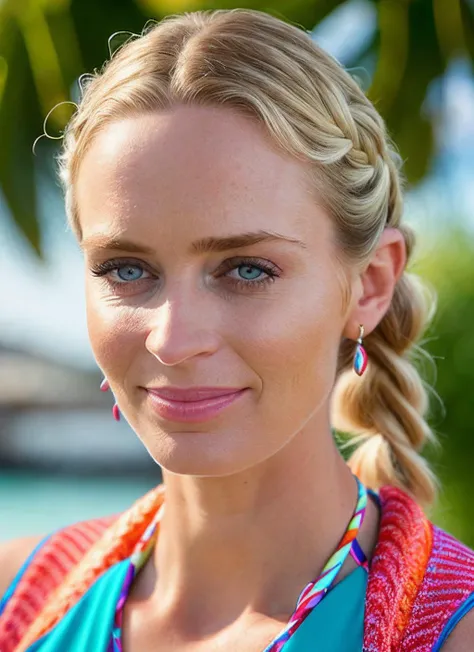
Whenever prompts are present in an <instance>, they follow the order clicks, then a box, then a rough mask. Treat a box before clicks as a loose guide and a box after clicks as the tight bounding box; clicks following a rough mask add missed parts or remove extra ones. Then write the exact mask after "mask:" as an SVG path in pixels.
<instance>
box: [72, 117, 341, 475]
mask: <svg viewBox="0 0 474 652" xmlns="http://www.w3.org/2000/svg"><path fill="white" fill-rule="evenodd" d="M307 171H308V170H307V168H306V164H305V163H303V162H299V161H297V160H296V159H294V158H292V157H290V156H288V155H286V154H285V153H282V152H280V151H279V150H277V148H276V147H275V146H274V145H273V144H272V142H271V141H270V139H269V137H268V136H267V135H266V133H265V132H264V130H263V128H262V126H260V125H258V124H257V123H256V122H253V121H250V120H249V119H248V118H245V117H244V116H242V115H240V114H237V113H235V112H233V111H231V110H229V109H222V108H204V107H177V108H174V109H173V110H171V111H169V112H166V113H157V114H148V115H143V116H137V117H131V118H129V119H124V120H122V121H117V122H115V123H112V124H109V125H108V126H106V127H105V128H104V129H103V130H102V131H100V132H99V133H98V135H97V136H96V137H95V138H94V141H93V142H92V144H91V146H90V149H89V150H88V152H87V154H86V156H85V157H84V160H83V161H82V163H81V167H80V170H79V176H78V180H77V187H76V192H77V195H76V196H77V202H78V210H79V219H80V225H81V230H82V233H83V238H82V242H81V246H82V247H83V249H84V252H85V260H86V293H87V315H88V328H89V335H90V340H91V344H92V348H93V351H94V354H95V357H96V360H97V362H98V364H99V366H100V367H101V369H102V371H103V372H104V374H105V376H106V377H107V378H108V380H109V383H110V386H111V389H112V391H113V393H114V394H115V397H116V399H117V402H118V404H119V407H120V410H121V412H122V413H123V414H124V416H125V417H126V419H127V421H128V422H129V423H130V425H131V426H132V428H133V429H134V430H135V431H136V432H137V434H138V435H139V437H140V438H141V440H142V441H143V443H144V445H145V446H146V448H147V449H148V451H149V452H150V454H151V455H152V457H153V458H154V459H155V460H156V461H157V462H158V463H159V464H160V465H162V466H163V467H164V468H165V469H168V470H170V471H173V472H175V473H184V474H192V475H208V476H222V475H228V474H231V473H235V472H238V471H242V470H245V469H248V468H250V467H252V466H254V465H256V464H259V463H261V462H263V461H264V460H267V459H268V458H270V457H271V456H272V455H274V454H275V453H277V452H278V451H280V450H281V449H283V447H285V446H286V445H288V444H289V443H290V442H291V441H292V440H293V438H294V437H295V436H296V435H297V434H300V435H301V434H302V433H307V436H308V437H317V436H318V432H319V430H320V429H321V427H323V428H324V429H325V430H328V410H329V407H328V403H329V395H330V393H331V390H332V387H333V384H334V377H335V368H336V359H337V351H338V347H339V343H340V339H341V335H342V334H343V330H344V327H345V319H346V317H345V315H344V314H343V310H342V303H343V301H342V288H341V283H340V278H341V277H340V269H339V270H338V267H337V264H338V263H337V262H336V257H335V254H336V246H335V244H334V235H333V231H332V225H331V222H330V220H329V219H328V217H327V216H326V215H325V213H324V212H323V210H322V209H321V208H320V207H318V206H317V205H316V204H315V201H314V197H312V196H311V193H310V191H309V186H308V185H307V181H306V179H307ZM250 233H253V234H255V233H261V234H272V236H274V237H273V238H272V239H270V238H268V239H264V237H265V236H262V240H261V241H260V242H258V241H257V240H256V241H255V242H254V243H253V244H246V246H243V247H237V246H235V245H237V244H238V243H236V242H234V243H230V244H233V245H234V246H233V248H229V249H224V247H223V246H222V247H218V246H217V245H218V244H219V241H220V240H221V239H223V238H229V237H234V238H241V237H242V234H250ZM209 243H211V244H212V243H214V244H213V246H212V247H211V246H210V244H209ZM224 244H225V243H224ZM163 386H174V387H180V388H183V387H184V388H189V387H192V386H213V387H215V386H218V387H234V388H239V389H244V388H247V389H246V391H245V392H243V393H242V394H241V395H240V396H239V398H238V399H237V400H235V401H234V402H233V403H231V404H230V405H229V406H227V407H226V408H225V409H223V410H221V411H220V412H219V413H218V414H216V415H214V416H212V417H210V418H208V419H207V420H204V421H199V422H182V421H179V420H177V419H176V418H175V417H174V416H171V417H170V416H169V415H168V416H166V415H163V414H161V413H159V412H158V411H157V407H156V406H157V403H156V397H155V396H154V394H153V392H151V391H150V390H152V389H153V388H159V387H163Z"/></svg>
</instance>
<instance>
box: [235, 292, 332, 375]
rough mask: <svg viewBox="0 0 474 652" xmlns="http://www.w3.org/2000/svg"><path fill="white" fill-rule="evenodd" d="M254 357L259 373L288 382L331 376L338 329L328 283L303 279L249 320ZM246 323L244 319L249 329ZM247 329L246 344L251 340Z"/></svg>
mask: <svg viewBox="0 0 474 652" xmlns="http://www.w3.org/2000/svg"><path fill="white" fill-rule="evenodd" d="M253 323H254V324H256V330H255V331H254V332H255V333H258V335H257V337H256V338H255V339H253V350H254V352H255V356H256V357H258V358H259V359H260V363H261V367H260V369H261V371H262V374H263V375H265V376H266V377H267V379H268V378H273V380H274V382H275V381H276V380H277V379H280V381H281V382H282V383H288V381H289V380H290V378H289V374H291V378H293V380H294V382H295V383H299V382H300V381H306V380H308V375H312V376H313V381H316V379H317V378H321V380H322V381H324V380H325V379H327V378H332V376H333V374H334V372H335V366H336V362H337V351H338V348H339V341H340V336H341V331H342V318H341V312H340V295H339V293H337V292H336V291H335V289H334V288H333V287H332V284H331V283H323V282H319V281H318V282H314V280H313V282H309V281H308V282H303V283H302V284H301V287H295V288H294V291H293V292H292V293H291V295H290V296H285V297H282V301H281V302H279V301H276V302H274V303H273V304H272V307H271V310H266V311H264V312H263V313H261V316H257V317H256V319H255V318H254V322H253ZM251 324H252V321H251V322H250V323H249V328H251ZM250 333H251V331H250V330H249V338H248V340H247V341H248V343H249V344H250V342H251V341H252V337H251V335H250Z"/></svg>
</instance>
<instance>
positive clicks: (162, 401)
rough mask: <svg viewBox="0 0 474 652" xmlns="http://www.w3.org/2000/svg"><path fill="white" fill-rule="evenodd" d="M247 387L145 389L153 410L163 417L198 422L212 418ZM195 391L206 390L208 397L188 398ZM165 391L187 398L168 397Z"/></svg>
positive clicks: (204, 391)
mask: <svg viewBox="0 0 474 652" xmlns="http://www.w3.org/2000/svg"><path fill="white" fill-rule="evenodd" d="M247 389H248V388H244V389H238V390H235V389H230V388H227V389H225V388H205V389H204V388H193V389H192V390H183V391H181V392H177V391H176V390H174V391H173V392H164V391H163V389H159V390H158V389H156V390H155V389H147V390H146V391H147V392H148V396H149V397H150V399H151V403H152V406H153V408H154V410H156V411H157V412H158V414H159V415H160V416H161V417H163V418H164V419H168V420H169V421H183V422H187V423H199V422H201V421H207V420H208V419H212V417H214V416H215V415H216V414H218V413H219V412H220V411H221V410H223V409H224V408H225V407H227V406H228V405H230V404H231V403H233V402H234V401H235V400H237V399H238V398H239V397H240V396H242V395H243V394H244V393H245V392H246V391H247ZM158 392H159V393H158ZM193 392H194V394H193ZM196 392H198V395H200V396H202V394H203V393H206V392H207V395H208V397H205V398H201V399H200V400H192V399H190V398H189V397H190V396H191V395H194V396H196ZM217 392H219V393H217ZM223 392H225V393H223ZM165 393H166V394H169V393H172V394H173V395H174V396H176V395H177V394H180V396H181V397H182V396H183V395H184V396H185V397H186V399H187V400H183V399H182V398H181V400H174V399H170V398H168V396H165ZM209 394H211V397H209Z"/></svg>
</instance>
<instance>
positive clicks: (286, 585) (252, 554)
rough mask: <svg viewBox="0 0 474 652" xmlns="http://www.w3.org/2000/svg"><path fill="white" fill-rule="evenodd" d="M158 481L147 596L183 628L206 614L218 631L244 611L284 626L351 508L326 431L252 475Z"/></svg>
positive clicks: (345, 476) (347, 480)
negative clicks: (161, 485)
mask: <svg viewBox="0 0 474 652" xmlns="http://www.w3.org/2000/svg"><path fill="white" fill-rule="evenodd" d="M316 443H317V446H316ZM164 482H165V485H166V507H165V512H164V516H163V519H162V521H161V525H160V535H159V539H158V543H157V545H156V547H155V550H154V557H153V560H152V566H153V570H152V571H151V575H150V576H149V581H148V590H146V589H145V593H148V596H147V597H148V598H149V599H150V600H152V601H155V605H156V609H158V610H159V612H160V613H161V614H162V615H163V617H166V618H170V617H174V618H177V619H178V620H181V619H182V621H183V622H188V623H189V622H190V620H191V621H195V620H196V615H194V617H193V614H195V612H199V613H201V614H202V613H207V614H212V621H213V624H214V625H215V626H217V625H218V621H221V623H226V622H227V623H228V622H230V621H234V620H236V619H237V618H238V617H239V616H240V615H242V614H244V612H246V613H249V612H251V613H255V612H258V613H260V614H261V613H264V614H265V615H267V616H270V617H273V618H281V620H282V621H283V622H286V620H287V619H288V617H289V616H290V615H291V613H292V612H293V609H294V606H295V603H296V600H297V598H298V595H299V593H300V592H301V590H302V588H303V587H304V586H305V585H306V584H307V583H308V582H309V581H311V580H313V579H314V578H316V577H317V576H318V575H319V573H320V572H321V570H322V568H323V567H324V565H325V563H326V562H327V560H328V558H329V557H330V555H331V554H332V553H333V552H334V550H335V549H336V547H337V545H338V543H339V541H340V539H341V537H342V536H343V534H344V532H345V530H346V528H347V525H348V523H349V521H350V519H351V516H352V513H353V511H354V508H355V505H356V502H357V485H356V482H355V479H354V477H353V476H352V473H351V472H350V470H349V468H348V467H347V465H346V464H345V462H344V461H343V459H342V458H341V456H340V454H339V452H338V451H337V449H336V446H335V445H334V442H333V439H332V436H331V433H330V431H329V429H328V432H327V433H326V434H325V435H324V436H321V437H319V438H318V437H317V436H315V435H314V433H313V434H312V435H311V436H308V434H307V433H306V435H305V433H300V434H299V435H297V436H296V437H295V438H294V439H293V440H292V442H291V443H290V444H289V445H288V446H286V447H285V449H284V450H282V451H281V452H280V453H278V454H277V455H275V456H274V457H272V458H271V459H270V460H267V461H266V462H265V463H264V464H262V465H261V466H260V467H258V468H255V467H253V468H252V469H250V470H248V471H245V472H242V473H239V474H236V475H233V476H226V477H220V478H209V477H202V478H201V477H195V476H193V477H191V476H181V475H176V474H172V473H169V472H166V471H164ZM349 566H350V562H349ZM156 569H159V573H156ZM230 587H231V590H230ZM223 596H225V599H223ZM210 618H211V616H210Z"/></svg>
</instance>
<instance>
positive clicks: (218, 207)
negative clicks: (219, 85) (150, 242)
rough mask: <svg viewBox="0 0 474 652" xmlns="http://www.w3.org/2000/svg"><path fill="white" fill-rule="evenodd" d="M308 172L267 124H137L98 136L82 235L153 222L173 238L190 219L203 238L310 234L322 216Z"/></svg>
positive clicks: (89, 161)
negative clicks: (269, 231) (258, 232)
mask: <svg viewBox="0 0 474 652" xmlns="http://www.w3.org/2000/svg"><path fill="white" fill-rule="evenodd" d="M307 172H308V168H307V164H306V163H304V162H302V161H299V160H297V159H296V158H294V157H292V156H290V155H288V154H286V153H285V152H283V151H282V150H280V149H279V148H278V147H277V146H276V145H275V144H274V142H273V141H272V140H271V138H270V136H269V135H268V134H267V133H266V131H265V129H264V127H263V126H262V125H260V124H258V123H257V122H256V121H254V120H251V119H249V118H247V117H245V116H243V115H240V114H238V113H235V112H234V111H231V110H229V109H223V108H210V107H175V108H173V109H172V110H170V111H167V112H161V113H153V114H151V113H149V114H144V115H138V116H134V117H129V118H126V119H123V120H120V121H115V122H112V123H110V124H108V125H107V126H106V127H104V129H102V130H100V131H99V132H98V133H97V134H96V135H95V136H94V140H93V142H92V143H91V145H90V147H89V149H88V151H87V152H86V155H85V157H84V159H83V161H82V162H81V165H80V168H79V174H78V179H77V187H76V198H77V205H78V213H79V220H80V223H81V230H82V233H83V237H84V238H86V237H87V235H93V234H96V233H103V232H106V231H110V230H111V229H112V230H116V231H121V232H123V231H126V230H129V229H130V226H131V220H133V228H134V229H139V228H140V227H141V226H143V224H142V222H143V221H146V222H147V228H158V229H159V230H160V233H161V236H162V237H165V236H166V231H167V229H169V235H170V236H172V235H173V233H174V231H173V229H174V230H176V228H177V226H178V225H179V224H181V225H182V224H183V220H184V221H185V223H186V228H187V229H189V232H190V233H191V232H194V235H196V234H197V233H199V234H200V235H201V236H202V235H203V233H204V232H207V231H212V233H209V234H208V235H211V234H212V235H218V233H217V231H219V229H220V230H221V231H222V234H224V233H225V234H228V233H229V232H240V231H249V230H254V229H255V227H257V228H270V227H271V228H274V229H275V230H276V229H277V228H278V229H279V230H280V231H282V230H284V229H285V228H286V231H287V234H288V235H293V236H296V237H298V235H299V237H304V235H305V230H306V229H311V227H314V220H315V219H317V218H316V216H315V211H316V204H315V202H314V197H312V194H311V191H310V188H309V183H308V177H307ZM210 223H212V224H210ZM295 228H297V229H298V234H297V233H295ZM206 234H207V233H206ZM306 235H307V237H308V234H306Z"/></svg>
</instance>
